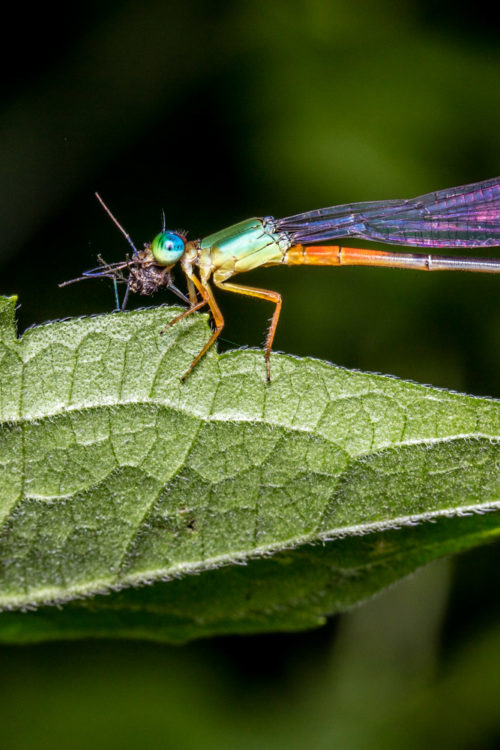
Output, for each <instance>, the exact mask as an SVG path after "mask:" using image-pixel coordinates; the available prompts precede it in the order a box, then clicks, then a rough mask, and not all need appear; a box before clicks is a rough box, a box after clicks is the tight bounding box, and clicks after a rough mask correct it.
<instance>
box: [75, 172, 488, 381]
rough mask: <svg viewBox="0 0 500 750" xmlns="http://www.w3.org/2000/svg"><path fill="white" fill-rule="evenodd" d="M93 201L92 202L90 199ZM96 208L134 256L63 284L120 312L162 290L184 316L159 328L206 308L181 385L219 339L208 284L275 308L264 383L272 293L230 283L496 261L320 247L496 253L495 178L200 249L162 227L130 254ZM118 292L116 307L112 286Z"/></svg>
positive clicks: (480, 267) (260, 223)
mask: <svg viewBox="0 0 500 750" xmlns="http://www.w3.org/2000/svg"><path fill="white" fill-rule="evenodd" d="M96 195H97V194H96ZM97 198H98V200H99V201H100V203H101V204H102V206H103V207H104V209H105V211H106V212H107V213H108V215H109V216H110V217H111V219H112V220H113V221H114V223H115V224H116V225H117V227H118V228H119V229H120V231H121V232H122V234H123V235H124V237H125V238H126V240H127V241H128V242H129V244H130V246H131V247H132V249H133V253H132V256H131V257H130V258H127V259H126V260H125V261H123V262H121V263H111V264H107V263H105V262H104V261H102V260H101V261H100V263H101V265H100V266H99V267H98V268H93V269H91V270H90V271H85V272H84V273H83V275H82V276H80V277H79V278H78V279H72V280H71V281H67V282H64V284H61V286H64V285H65V284H71V283H73V282H74V281H80V280H82V279H88V278H102V277H105V278H111V279H112V280H113V283H114V285H115V296H116V300H117V308H120V309H122V310H123V309H124V308H125V306H126V304H127V300H128V295H129V292H130V291H132V292H137V293H139V294H154V293H155V292H156V291H158V290H159V289H161V288H163V287H165V288H167V289H171V290H172V291H173V292H174V293H175V294H176V295H177V296H178V297H180V299H182V300H183V301H184V302H186V303H187V304H188V305H189V307H188V308H187V309H186V310H185V311H184V312H182V313H181V314H180V315H178V316H177V317H176V318H174V320H172V321H171V322H170V323H169V325H168V326H167V327H166V328H164V329H163V330H162V331H161V332H160V333H164V332H165V330H167V328H170V327H171V326H173V325H175V324H176V323H177V322H178V321H180V320H182V319H183V318H185V317H187V316H188V315H191V314H192V313H193V312H195V311H196V310H200V309H202V308H203V307H208V308H209V310H210V312H211V314H212V319H213V322H214V330H213V332H212V335H211V337H210V338H209V340H208V341H207V343H206V344H205V345H204V346H203V348H202V349H201V350H200V352H198V354H197V355H196V357H195V358H194V359H193V361H192V363H191V365H190V367H189V369H188V370H187V372H186V373H185V374H184V375H183V379H185V378H186V377H187V376H188V375H189V373H190V372H191V371H192V370H193V369H194V367H196V365H197V364H198V362H199V361H200V359H201V358H202V357H203V356H204V354H205V353H206V352H207V350H208V349H209V348H210V347H211V346H212V344H213V343H214V342H215V341H216V340H217V338H218V337H219V335H220V333H221V331H222V329H223V328H224V318H223V316H222V313H221V311H220V309H219V306H218V305H217V302H216V300H215V298H214V295H213V291H212V286H211V282H213V284H214V285H215V286H216V287H218V288H219V289H222V290H225V291H229V292H234V293H236V294H242V295H245V296H248V297H255V298H257V299H263V300H267V301H268V302H271V303H272V304H273V305H274V311H273V315H272V318H271V323H270V326H269V329H268V333H267V337H266V342H265V347H264V354H265V363H266V374H267V380H268V381H270V379H271V370H270V357H271V349H272V345H273V340H274V336H275V333H276V328H277V325H278V320H279V316H280V312H281V306H282V298H281V295H280V294H279V293H278V292H275V291H272V290H269V289H257V288H255V287H252V286H246V285H243V284H235V283H234V282H233V281H230V279H232V277H233V276H235V275H236V274H239V273H244V272H246V271H251V270H253V269H255V268H259V267H261V266H274V265H289V266H295V265H313V266H345V265H355V266H381V267H386V268H409V269H416V270H420V271H472V272H479V273H500V258H481V257H477V258H473V257H468V256H449V255H433V254H429V253H427V252H425V253H409V252H404V251H388V250H377V249H366V248H353V247H342V246H340V245H319V244H316V243H319V242H323V241H329V240H334V239H337V238H358V239H364V240H373V241H375V242H382V243H385V244H387V245H400V246H403V247H422V248H442V247H450V248H474V247H492V246H496V245H499V244H500V178H498V177H496V178H493V179H491V180H484V181H483V182H477V183H474V184H471V185H464V186H461V187H455V188H450V189H447V190H439V191H437V192H432V193H427V194H426V195H422V196H419V197H418V198H413V199H407V200H383V201H374V202H363V203H350V204H344V205H340V206H331V207H329V208H322V209H318V210H314V211H308V212H306V213H302V214H296V215H295V216H289V217H287V218H284V219H275V218H274V217H272V216H268V217H266V218H253V219H247V220H245V221H241V222H239V223H238V224H233V225H232V226H230V227H227V228H226V229H222V230H220V231H219V232H215V233H214V234H210V235H208V236H207V237H205V238H203V239H198V240H193V241H189V242H188V241H187V239H186V236H185V235H184V234H183V233H181V232H173V231H170V230H167V229H165V226H164V227H163V229H162V231H161V232H160V233H159V234H157V235H156V237H155V238H154V239H153V241H152V242H151V243H150V244H147V245H145V247H144V249H143V250H137V249H136V247H135V245H134V244H133V242H132V240H131V239H130V236H129V235H128V233H127V232H126V231H125V229H124V228H123V227H122V226H121V224H120V223H119V222H118V221H117V219H116V218H115V217H114V216H113V214H112V213H111V211H110V210H109V208H108V207H107V206H106V205H105V204H104V202H103V201H102V199H101V198H100V196H99V195H97ZM177 263H180V265H181V268H182V271H183V272H184V275H185V277H186V280H187V289H188V297H186V296H185V295H184V294H183V293H182V292H181V291H180V290H179V289H177V287H176V286H175V285H174V283H173V281H172V277H171V275H170V272H171V269H172V268H173V267H174V266H175V265H176V264H177ZM119 282H121V283H124V284H126V290H125V294H124V298H123V301H122V303H121V304H120V303H119V299H118V292H117V284H118V283H119Z"/></svg>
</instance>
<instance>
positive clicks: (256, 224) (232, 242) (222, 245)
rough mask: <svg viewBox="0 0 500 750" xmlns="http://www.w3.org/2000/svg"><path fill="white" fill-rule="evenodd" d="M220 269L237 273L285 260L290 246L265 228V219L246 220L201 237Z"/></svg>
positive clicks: (203, 244) (204, 246)
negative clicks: (284, 257)
mask: <svg viewBox="0 0 500 750" xmlns="http://www.w3.org/2000/svg"><path fill="white" fill-rule="evenodd" d="M200 246H201V249H202V250H205V251H208V252H209V253H210V256H211V261H212V264H213V266H214V267H215V268H216V269H220V270H221V271H226V272H231V275H232V274H233V273H242V272H244V271H250V270H251V269H252V268H258V267H259V266H264V265H273V264H276V263H282V262H283V256H284V252H285V250H286V249H287V248H286V246H285V245H284V244H283V241H282V239H281V238H280V237H278V235H276V234H273V233H271V232H268V231H266V230H265V229H264V223H263V220H262V219H246V221H240V222H239V223H238V224H233V225H232V226H230V227H227V228H226V229H221V231H220V232H215V233H214V234H209V235H208V237H205V238H204V239H202V240H201V243H200Z"/></svg>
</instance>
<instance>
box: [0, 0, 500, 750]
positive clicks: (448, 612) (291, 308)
mask: <svg viewBox="0 0 500 750" xmlns="http://www.w3.org/2000/svg"><path fill="white" fill-rule="evenodd" d="M5 36H6V37H8V38H7V39H6V44H4V45H3V46H2V49H1V52H0V54H2V56H3V57H4V59H3V60H2V69H3V71H4V76H3V86H4V94H3V108H2V113H1V115H0V119H1V125H0V127H1V138H0V148H1V150H2V153H1V158H0V180H1V185H2V202H1V206H0V228H1V240H2V241H1V246H0V266H1V279H2V283H1V289H0V292H1V293H3V294H13V293H16V294H18V295H19V302H20V308H19V310H18V321H19V330H20V332H22V331H23V330H24V329H25V328H26V327H28V326H31V325H34V324H37V323H42V322H44V321H46V320H51V319H57V318H63V317H68V316H73V315H83V314H90V313H97V312H106V311H109V310H111V309H112V307H113V294H112V288H111V284H110V282H108V281H105V280H104V281H88V282H84V283H81V284H78V285H74V286H70V287H67V288H64V289H58V288H57V284H58V283H59V282H60V281H64V280H66V279H69V278H73V277H75V276H78V275H79V274H80V272H81V271H82V270H84V269H86V268H90V267H92V266H94V265H95V264H96V256H97V254H98V253H102V254H103V256H104V257H105V258H106V260H108V261H110V262H112V261H117V260H121V259H122V258H123V257H124V255H125V253H126V252H127V249H128V246H127V244H126V242H125V240H124V239H123V237H121V236H120V234H119V232H118V231H117V229H116V227H115V226H114V225H113V224H112V223H111V222H110V220H109V218H108V217H107V216H106V215H105V213H104V212H103V210H102V209H101V208H100V207H99V205H98V204H97V201H96V200H95V198H94V195H93V193H94V191H95V190H99V192H100V193H101V194H102V196H103V197H104V199H105V200H106V201H107V203H108V204H109V205H110V207H111V209H112V210H113V211H114V212H115V214H116V215H117V217H118V218H119V220H120V221H121V222H122V223H123V224H124V225H125V227H126V228H127V230H128V231H129V232H130V234H131V235H132V237H133V238H134V240H135V242H136V244H137V245H142V243H143V242H145V241H149V240H151V239H152V237H153V236H154V235H155V234H156V233H157V232H158V231H159V230H160V228H161V211H162V209H163V210H164V211H165V215H166V221H167V226H169V227H170V228H172V229H178V228H183V229H187V230H189V236H190V238H196V237H200V236H201V237H202V236H204V235H207V234H209V233H211V232H213V231H216V230H217V229H220V228H223V227H225V226H228V225H229V224H231V223H233V222H236V221H239V220H241V219H244V218H247V217H249V216H266V215H269V214H271V215H274V216H278V217H279V216H285V215H290V214H293V213H297V212H301V211H306V210H308V209H313V208H319V207H322V206H327V205H332V204H335V203H345V202H350V201H361V200H376V199H386V198H387V199H389V198H404V197H413V196H416V195H419V194H422V193H425V192H428V191H431V190H436V189H440V188H445V187H451V186H453V185H459V184H464V183H468V182H473V181H476V180H482V179H486V178H489V177H493V176H495V175H497V174H499V173H500V86H499V73H500V47H499V43H498V25H497V24H496V22H495V20H494V18H493V16H491V17H488V12H487V10H486V9H485V8H483V9H482V10H481V13H478V12H474V10H473V9H471V6H470V4H469V3H460V2H453V3H452V2H451V1H450V0H442V1H441V2H440V3H439V4H436V3H434V2H431V0H399V1H398V2H396V1H395V0H374V1H373V2H368V3H367V2H363V1H362V0H307V1H306V0H287V1H286V2H285V0H268V2H266V3H259V2H256V1H255V0H244V1H241V2H235V1H234V0H233V1H232V2H231V0H184V1H183V2H160V1H159V0H145V1H143V2H125V1H124V0H108V2H107V3H104V4H103V3H97V2H95V1H91V0H89V1H88V2H74V3H72V4H71V7H70V8H68V12H67V13H66V14H64V15H59V14H57V13H56V12H55V11H54V10H51V9H50V8H47V6H46V5H44V4H41V5H39V6H37V7H36V8H34V9H31V10H30V12H29V16H28V14H27V11H26V8H25V7H23V6H22V5H19V6H15V5H14V6H12V8H11V20H10V21H9V25H8V26H7V25H5ZM360 244H363V243H360ZM490 252H491V251H490ZM484 254H485V255H487V254H488V253H484ZM177 281H178V283H179V285H180V286H182V279H181V278H180V276H178V278H177ZM245 283H250V284H253V285H255V286H263V287H267V288H270V289H277V290H279V291H280V292H281V293H282V294H283V297H284V308H283V313H282V317H281V321H280V326H279V329H278V334H277V338H276V343H275V346H276V348H277V349H280V350H282V351H286V352H288V353H292V354H297V355H304V356H313V357H319V358H322V359H327V360H330V361H332V362H335V363H336V364H340V365H343V366H346V367H352V368H359V369H363V370H370V371H377V372H383V373H391V374H394V375H397V376H399V377H403V378H408V379H412V380H416V381H419V382H426V383H431V384H433V385H436V386H441V387H445V388H450V389H455V390H460V391H467V392H470V393H474V394H476V395H485V396H492V397H497V398H498V397H500V385H499V384H500V379H499V375H500V347H499V345H498V344H499V341H500V308H499V305H498V279H497V278H495V277H493V276H492V277H488V276H483V275H480V274H477V275H468V274H421V273H418V272H411V271H401V270H383V269H361V268H345V269H327V268H324V269H321V268H319V269H318V268H316V269H315V268H309V269H307V268H271V269H262V270H260V271H255V272H253V273H252V274H247V275H246V276H245ZM218 300H219V302H220V304H221V308H222V310H223V312H224V314H225V315H226V319H227V326H226V329H225V331H224V337H225V338H224V341H223V342H222V344H221V347H222V348H237V347H241V346H260V344H261V343H262V341H263V339H264V332H265V329H266V324H267V321H268V318H269V316H270V313H271V310H270V309H269V308H268V306H267V305H266V304H265V303H260V302H257V301H254V300H250V299H244V298H240V297H237V296H234V295H224V294H222V293H220V294H219V295H218ZM163 302H170V303H175V299H169V298H168V295H161V296H159V297H158V298H157V299H154V300H151V301H149V300H147V299H144V298H143V299H141V298H135V299H133V300H132V301H131V306H143V305H144V304H150V303H156V304H159V303H163ZM498 562H499V552H498V545H497V546H496V547H495V546H492V547H490V548H483V549H481V550H477V551H473V552H471V553H469V554H467V555H464V556H462V557H461V558H460V559H458V560H454V561H451V562H450V561H447V562H443V563H439V564H436V565H433V566H431V567H429V568H428V569H426V570H424V571H421V572H420V573H419V574H417V575H415V576H414V577H413V578H412V579H411V580H409V581H406V582H403V583H401V584H399V585H398V586H396V587H394V588H393V589H391V590H390V591H388V592H386V593H385V594H383V595H382V596H380V597H379V598H378V599H377V600H375V601H374V602H372V603H369V604H368V605H365V606H363V607H361V608H359V609H357V610H355V611H354V612H353V613H350V614H348V615H346V616H344V617H342V618H336V619H334V620H332V621H331V622H329V624H328V625H327V626H326V627H325V628H323V629H321V630H318V631H314V632H311V633H304V634H297V635H283V636H276V635H273V636H260V637H254V638H221V639H217V640H215V641H213V642H206V643H198V644H192V645H190V646H187V647H184V648H175V649H173V648H170V647H165V646H158V645H154V644H145V643H131V644H124V643H114V642H99V643H77V644H56V645H54V644H52V645H50V646H38V647H23V648H19V649H15V648H1V649H0V664H1V665H2V666H1V669H0V706H2V709H3V710H2V709H0V711H1V715H2V735H3V738H4V741H5V746H6V747H9V748H24V747H28V746H32V745H33V744H34V743H35V742H36V743H37V744H38V745H45V744H46V745H48V744H49V743H50V744H51V745H53V744H54V743H55V742H57V741H58V740H61V739H62V738H64V741H65V742H68V738H71V740H70V741H71V744H72V745H73V746H75V747H80V746H81V747H87V746H88V744H89V742H92V743H93V744H94V745H95V746H99V747H100V746H106V747H114V746H116V747H120V748H135V747H139V746H143V745H144V744H149V745H151V746H158V747H163V746H165V747H167V746H168V747H179V748H184V747H185V748H191V747H193V748H195V747H209V746H212V745H213V746H216V745H217V746H223V747H232V748H234V747H242V748H247V747H248V748H253V747H256V748H257V747H259V748H262V747H282V746H283V747H287V748H293V747H303V746H304V745H306V744H308V745H309V746H311V747H318V748H323V747H325V748H326V747H328V748H331V747H342V748H357V747H360V748H361V747H363V748H366V747H370V748H371V747H374V748H378V747H384V748H387V747H401V746H402V743H403V742H404V744H405V746H407V747H424V746H428V745H429V743H432V744H434V745H437V744H438V743H439V745H440V746H441V747H448V746H450V747H452V746H453V747H454V748H456V747H464V748H469V747H474V748H490V747H491V748H493V747H497V746H498V744H499V742H500V712H499V711H498V705H499V701H500V684H499V681H500V679H499V675H500V605H499V601H500V597H499V596H498V594H499V585H498V575H497V576H495V575H492V573H494V572H496V570H497V569H498ZM495 581H497V582H496V583H495Z"/></svg>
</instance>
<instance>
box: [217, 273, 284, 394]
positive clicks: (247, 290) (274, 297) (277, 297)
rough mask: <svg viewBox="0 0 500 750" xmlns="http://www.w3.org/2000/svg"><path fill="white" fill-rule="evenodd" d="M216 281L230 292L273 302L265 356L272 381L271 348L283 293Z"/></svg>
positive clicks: (268, 376)
mask: <svg viewBox="0 0 500 750" xmlns="http://www.w3.org/2000/svg"><path fill="white" fill-rule="evenodd" d="M214 283H215V285H216V286H218V287H219V289H225V290H226V291H228V292H234V293H235V294H244V295H245V296H247V297H257V298H258V299H265V300H268V301H269V302H273V303H274V305H275V307H274V313H273V317H272V318H271V323H270V325H269V330H268V332H267V336H266V343H265V347H264V352H265V358H266V375H267V382H268V383H270V382H271V363H270V359H271V349H272V346H273V341H274V335H275V333H276V328H277V327H278V320H279V317H280V313H281V305H282V299H281V294H280V293H279V292H273V291H272V290H270V289H256V288H255V287H253V286H243V285H242V284H233V283H232V282H228V281H219V282H218V281H216V279H215V278H214Z"/></svg>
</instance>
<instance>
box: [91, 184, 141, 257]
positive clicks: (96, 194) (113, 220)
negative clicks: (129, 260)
mask: <svg viewBox="0 0 500 750" xmlns="http://www.w3.org/2000/svg"><path fill="white" fill-rule="evenodd" d="M95 197H96V198H97V200H98V201H99V203H100V204H101V206H102V207H103V209H104V210H105V211H106V213H107V214H108V216H109V218H110V219H111V221H112V222H113V223H114V224H116V226H117V227H118V229H119V230H120V232H121V233H122V234H123V236H124V237H125V239H126V240H127V242H128V244H129V245H130V247H131V248H132V250H133V251H134V254H135V255H137V252H138V251H137V248H136V246H135V245H134V243H133V242H132V238H131V237H130V235H129V233H128V232H127V231H126V230H125V229H124V228H123V227H122V225H121V224H120V222H119V221H118V219H117V218H116V217H115V216H113V214H112V213H111V210H110V209H109V208H108V207H107V205H106V204H105V203H104V201H103V199H102V198H101V196H100V195H99V193H95Z"/></svg>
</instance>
